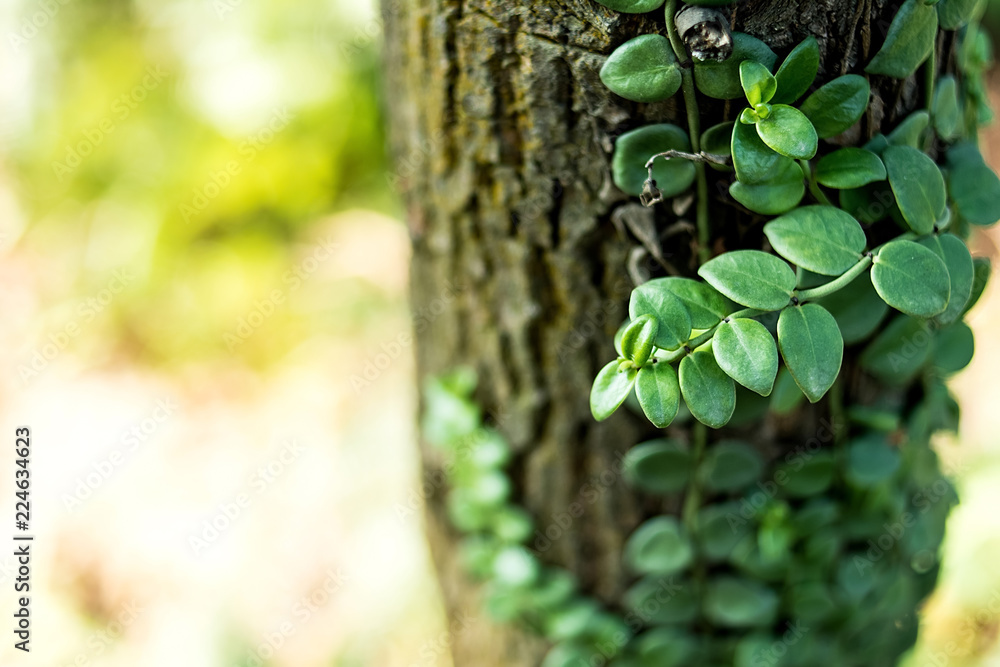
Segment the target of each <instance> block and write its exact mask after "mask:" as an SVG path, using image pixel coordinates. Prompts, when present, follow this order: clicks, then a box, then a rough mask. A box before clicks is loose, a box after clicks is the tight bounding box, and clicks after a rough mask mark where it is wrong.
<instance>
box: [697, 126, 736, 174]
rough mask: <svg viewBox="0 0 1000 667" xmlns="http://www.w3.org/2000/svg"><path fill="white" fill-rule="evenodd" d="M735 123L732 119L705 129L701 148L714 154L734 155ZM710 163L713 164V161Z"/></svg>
mask: <svg viewBox="0 0 1000 667" xmlns="http://www.w3.org/2000/svg"><path fill="white" fill-rule="evenodd" d="M735 125H736V123H735V121H731V120H730V121H726V122H725V123H719V124H718V125H713V126H712V127H710V128H708V129H707V130H705V132H704V133H703V134H702V135H701V150H703V151H705V152H706V153H710V154H712V155H732V154H733V149H732V144H733V127H734V126H735ZM709 164H710V165H712V163H711V162H709ZM712 166H717V165H712Z"/></svg>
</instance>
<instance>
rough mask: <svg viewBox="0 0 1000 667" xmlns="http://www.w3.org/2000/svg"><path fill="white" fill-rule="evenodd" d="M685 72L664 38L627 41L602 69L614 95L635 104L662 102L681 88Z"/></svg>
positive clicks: (648, 37)
mask: <svg viewBox="0 0 1000 667" xmlns="http://www.w3.org/2000/svg"><path fill="white" fill-rule="evenodd" d="M681 78H682V77H681V69H680V66H679V65H678V64H677V57H676V56H675V55H674V50H673V48H672V47H671V46H670V40H668V39H667V38H666V37H664V36H663V35H640V36H639V37H636V38H635V39H630V40H629V41H627V42H625V43H624V44H622V45H621V46H619V47H618V48H617V49H615V50H614V52H613V53H612V54H611V55H610V56H609V57H608V60H607V62H605V63H604V67H602V68H601V81H603V82H604V85H605V86H607V87H608V88H609V89H611V92H613V93H615V94H617V95H620V96H622V97H624V98H625V99H627V100H632V101H633V102H659V101H661V100H665V99H668V98H670V97H672V96H673V95H674V94H675V93H676V92H677V90H678V89H679V88H680V87H681Z"/></svg>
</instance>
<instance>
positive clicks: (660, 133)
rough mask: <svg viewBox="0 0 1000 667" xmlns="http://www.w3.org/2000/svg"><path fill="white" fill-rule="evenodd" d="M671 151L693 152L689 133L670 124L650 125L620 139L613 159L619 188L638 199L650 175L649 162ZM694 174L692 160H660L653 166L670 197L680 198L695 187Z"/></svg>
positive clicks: (664, 191) (662, 189) (656, 176)
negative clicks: (647, 163)
mask: <svg viewBox="0 0 1000 667" xmlns="http://www.w3.org/2000/svg"><path fill="white" fill-rule="evenodd" d="M669 150H677V151H690V150H691V142H690V140H689V139H688V133H687V132H686V131H684V130H682V129H681V128H679V127H677V126H676V125H671V124H669V123H662V124H659V125H646V126H645V127H640V128H639V129H637V130H632V131H631V132H626V133H625V134H623V135H622V136H620V137H618V141H616V142H615V155H614V157H613V158H612V160H611V174H612V177H613V179H614V182H615V185H617V186H618V188H619V189H620V190H621V191H622V192H625V193H627V194H630V195H632V196H635V197H638V196H639V195H641V194H642V186H643V184H644V183H645V182H646V178H647V177H648V176H649V172H648V171H647V170H646V162H648V161H649V158H651V157H653V156H654V155H656V154H657V153H663V152H666V151H669ZM694 172H695V169H694V164H692V163H691V162H690V161H688V160H679V159H677V160H663V159H660V160H657V161H656V163H655V164H654V165H653V179H654V180H655V181H656V186H657V187H658V188H659V189H660V191H661V192H662V193H663V196H664V197H666V198H670V197H676V196H677V195H679V194H680V193H682V192H684V191H685V190H687V189H688V188H689V187H691V184H692V183H694Z"/></svg>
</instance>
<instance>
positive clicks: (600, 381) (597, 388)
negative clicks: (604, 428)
mask: <svg viewBox="0 0 1000 667" xmlns="http://www.w3.org/2000/svg"><path fill="white" fill-rule="evenodd" d="M620 364H621V361H620V360H619V361H612V362H611V363H610V364H608V365H607V366H605V367H604V368H602V369H601V372H600V373H598V374H597V379H595V380H594V386H593V387H592V388H591V390H590V412H591V413H592V414H593V415H594V419H596V420H597V421H599V422H600V421H604V420H605V419H607V418H608V417H610V416H611V415H612V414H613V413H614V411H615V410H617V409H618V408H619V407H620V406H621V404H622V403H624V402H625V399H626V398H628V395H629V392H630V391H632V385H634V384H635V378H636V375H637V373H636V370H635V369H634V368H630V369H628V370H624V371H619V370H618V368H619V365H620Z"/></svg>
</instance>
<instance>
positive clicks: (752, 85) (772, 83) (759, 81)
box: [740, 60, 778, 107]
mask: <svg viewBox="0 0 1000 667" xmlns="http://www.w3.org/2000/svg"><path fill="white" fill-rule="evenodd" d="M740 84H741V85H742V86H743V92H744V93H746V96H747V101H748V102H750V106H752V107H755V106H757V105H758V104H765V103H767V102H770V101H771V98H772V97H774V91H776V90H777V89H778V82H777V81H776V80H775V79H774V75H773V74H771V70H769V69H768V68H766V67H764V66H763V65H761V64H760V63H757V62H754V61H752V60H744V61H743V62H741V63H740Z"/></svg>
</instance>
